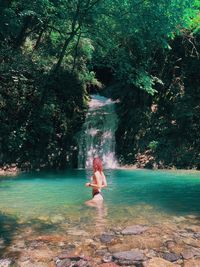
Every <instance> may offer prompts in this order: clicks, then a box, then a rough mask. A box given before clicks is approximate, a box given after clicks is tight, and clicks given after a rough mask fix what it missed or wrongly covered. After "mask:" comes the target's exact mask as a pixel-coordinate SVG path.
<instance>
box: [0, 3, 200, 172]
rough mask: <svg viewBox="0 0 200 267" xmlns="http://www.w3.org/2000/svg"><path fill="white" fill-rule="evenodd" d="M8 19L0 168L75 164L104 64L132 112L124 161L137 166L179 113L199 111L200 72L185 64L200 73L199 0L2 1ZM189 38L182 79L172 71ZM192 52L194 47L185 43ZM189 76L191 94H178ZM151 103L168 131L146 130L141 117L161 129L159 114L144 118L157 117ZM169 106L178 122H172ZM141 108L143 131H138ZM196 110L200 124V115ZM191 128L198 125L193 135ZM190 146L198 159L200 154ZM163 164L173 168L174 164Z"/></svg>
mask: <svg viewBox="0 0 200 267" xmlns="http://www.w3.org/2000/svg"><path fill="white" fill-rule="evenodd" d="M0 25H1V27H0V40H1V43H0V63H1V66H0V72H1V73H0V86H1V88H0V120H1V128H0V136H1V139H0V149H1V154H0V161H1V162H0V164H1V165H4V164H10V163H17V164H18V165H19V166H20V167H24V168H27V169H29V168H33V169H35V168H41V167H53V168H65V167H66V166H76V154H77V141H76V138H75V136H76V133H77V132H78V131H79V130H80V127H81V124H82V122H83V121H84V117H85V113H86V109H87V101H88V91H90V89H91V88H101V87H102V84H101V81H98V80H97V79H96V76H95V71H97V73H98V72H99V71H101V70H102V69H106V71H107V73H110V74H112V77H113V81H114V83H118V85H120V86H121V89H120V90H121V92H120V94H118V90H116V91H115V92H113V91H112V95H113V97H114V96H117V97H119V98H120V100H121V106H123V108H122V109H121V113H120V116H121V118H123V116H124V114H129V115H128V118H130V116H132V117H134V119H133V120H129V123H127V124H126V125H122V124H120V125H119V129H118V133H119V132H121V133H122V135H121V138H120V139H119V140H118V142H119V143H120V144H122V143H123V145H124V153H126V152H127V150H126V141H127V140H129V141H130V140H132V147H131V146H130V147H131V148H130V153H132V154H133V155H132V154H130V153H129V152H128V154H127V156H124V153H122V152H120V151H118V154H119V155H121V157H122V158H123V160H122V161H123V162H125V163H127V162H128V163H133V162H134V160H135V155H136V154H137V153H139V152H140V151H141V152H143V151H145V149H146V148H147V147H148V145H149V144H148V143H150V147H151V149H153V150H154V151H155V150H156V149H160V151H162V146H161V144H162V140H161V135H164V136H165V135H166V136H168V133H167V130H166V133H165V132H163V129H164V128H170V127H168V124H169V125H171V124H170V120H175V121H176V124H177V125H178V126H177V131H179V130H180V127H181V126H180V125H179V124H178V120H177V116H179V117H181V118H182V119H183V118H185V115H184V114H187V112H188V113H192V114H193V115H194V113H195V112H196V113H195V114H197V113H198V111H199V108H198V104H197V102H198V88H197V87H196V85H197V81H195V82H194V81H193V79H196V78H195V77H198V71H196V72H195V73H193V72H192V71H190V68H189V67H188V66H187V64H190V63H191V64H192V70H193V69H194V70H195V69H196V70H197V67H196V65H197V63H196V62H197V59H198V57H199V54H198V53H199V52H198V49H199V48H198V45H196V43H195V42H199V39H198V34H199V0H192V1H191V0H176V1H174V0H169V1H165V0H158V1H156V2H155V1H152V0H141V1H140V0H107V1H105V0H59V1H55V0H37V1H24V0H21V1H17V0H12V1H11V0H1V1H0ZM195 36H197V38H196V37H195ZM178 38H180V39H178ZM195 38H196V39H195ZM176 40H179V41H177V42H176ZM180 40H182V41H180ZM185 40H187V42H190V43H191V44H192V47H190V49H189V50H188V53H190V55H185V58H183V60H182V61H181V62H182V63H183V65H182V66H181V67H180V69H181V74H180V76H179V74H178V75H177V76H174V74H172V73H173V71H174V69H175V68H176V66H177V63H176V61H177V60H178V58H177V57H179V56H181V57H182V54H181V55H179V53H181V52H180V51H178V50H179V47H180V44H181V43H182V42H184V41H185ZM194 40H196V41H194ZM186 46H187V44H186ZM184 47H185V46H184ZM184 51H185V52H184V53H187V49H185V48H184ZM191 51H192V52H191ZM190 61H191V62H190ZM194 62H195V63H194ZM163 65H164V66H163ZM160 69H161V70H162V73H160ZM167 73H168V75H167ZM184 75H187V76H188V77H187V82H188V84H187V85H186V86H184V90H185V91H184V92H185V93H184V94H183V93H182V95H184V96H182V95H181V93H178V94H180V95H181V96H180V99H179V98H178V99H177V95H176V94H177V93H176V89H175V88H176V85H175V81H174V79H175V77H176V78H177V77H180V84H181V82H184V81H183V79H184V78H183V77H184ZM180 84H179V85H180ZM184 85H185V83H184ZM180 87H181V86H180ZM190 88H191V89H190ZM177 90H178V89H177ZM180 90H181V89H180ZM189 90H191V91H189ZM156 92H157V93H156ZM167 92H168V93H167ZM148 94H149V95H154V97H153V98H151V97H150V96H148ZM166 94H167V96H166ZM171 95H172V98H173V101H171V100H172V98H170V97H171ZM127 96H128V97H127ZM163 98H164V100H165V101H164V100H162V99H163ZM152 99H153V100H152ZM193 99H194V103H193ZM152 101H154V102H155V103H156V104H158V105H159V110H163V114H162V116H164V120H165V123H163V124H161V122H160V121H159V123H158V118H160V117H156V116H157V115H156V114H158V113H155V114H154V113H153V114H152V117H155V118H154V119H155V122H156V121H157V123H158V124H159V127H160V135H157V134H156V133H155V136H154V135H153V136H149V134H148V133H147V132H146V131H145V132H143V128H145V127H147V125H145V124H144V123H143V120H144V121H145V122H146V123H147V122H148V121H149V123H150V124H151V125H154V124H152V122H151V120H152V119H153V118H152V119H150V118H149V117H148V119H147V118H146V117H145V116H150V115H147V113H148V112H147V113H145V109H148V108H149V103H150V102H152ZM177 102H178V103H179V102H180V106H179V105H177ZM141 103H142V104H141ZM183 104H184V105H183ZM192 104H194V109H192V110H191V109H190V105H192ZM183 106H185V110H184V109H182V107H183ZM196 106H197V107H196ZM179 107H181V109H180V108H179ZM136 109H138V113H137V112H136ZM189 109H190V110H189ZM169 112H170V114H174V115H171V116H172V117H173V116H175V117H176V118H175V119H174V118H171V117H170V118H169V119H166V118H165V115H166V116H168V115H169ZM165 113H166V114H165ZM130 114H132V115H130ZM136 114H138V118H139V120H141V121H140V125H141V129H139V128H138V127H139V125H137V127H135V124H134V122H135V121H134V120H137V116H136ZM141 114H142V115H141ZM145 114H146V115H145ZM175 114H176V115H177V116H176V115H175ZM159 116H160V115H159ZM195 116H196V117H195V118H196V124H198V123H197V121H198V120H199V117H198V116H199V115H198V114H197V115H195ZM186 117H187V118H189V115H188V116H187V115H186ZM181 118H180V120H181ZM190 118H191V117H190ZM183 120H184V119H183ZM166 121H168V124H167V122H166ZM130 122H132V125H130ZM183 125H184V123H183ZM156 127H157V126H156V125H154V127H153V128H154V131H156ZM162 127H163V128H162ZM191 127H193V122H191V121H190V127H189V128H188V132H187V133H186V134H185V135H186V137H185V138H186V139H187V140H189V139H188V135H190V132H191V131H190V128H191ZM174 128H175V126H174ZM170 129H171V128H170ZM178 129H179V130H178ZM127 131H128V134H127V133H126V132H127ZM136 131H140V132H143V133H142V136H143V139H142V138H141V137H140V138H139V139H140V140H143V141H142V142H144V143H145V145H144V148H140V147H137V146H135V143H136V140H138V139H135V138H136V135H135V132H136ZM180 131H181V130H180ZM197 131H198V125H197V128H196V130H195V132H197ZM151 132H152V131H151ZM177 134H178V132H177ZM126 136H129V137H130V138H128V139H127V137H126ZM163 138H164V137H163ZM190 138H191V139H192V142H193V147H198V144H199V143H198V142H199V141H198V140H199V139H198V138H197V136H196V135H195V134H194V135H192V136H190ZM144 140H145V141H144ZM169 140H171V139H170V138H169ZM129 141H128V142H129ZM183 141H184V140H181V141H180V142H183ZM169 142H171V141H169ZM189 143H190V142H189V141H188V145H186V147H185V149H186V150H188V149H189ZM152 147H153V148H152ZM122 149H123V146H122ZM190 151H191V154H192V155H193V156H194V155H195V156H194V157H195V160H196V159H197V158H198V155H197V154H198V152H197V150H195V151H194V150H191V149H190ZM178 153H180V152H178ZM129 154H130V155H131V156H129ZM160 154H161V153H160ZM160 154H159V155H160ZM166 157H170V154H169V155H168V156H166ZM175 157H177V156H175ZM187 157H190V156H187ZM183 161H184V162H185V163H184V165H187V166H196V165H195V164H189V162H188V161H187V158H186V159H183ZM165 163H166V164H168V165H170V160H169V161H168V162H167V161H165ZM174 164H175V165H177V166H179V165H180V164H178V163H174Z"/></svg>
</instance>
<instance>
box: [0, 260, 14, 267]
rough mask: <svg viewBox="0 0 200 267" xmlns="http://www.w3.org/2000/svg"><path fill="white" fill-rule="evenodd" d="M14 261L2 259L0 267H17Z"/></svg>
mask: <svg viewBox="0 0 200 267" xmlns="http://www.w3.org/2000/svg"><path fill="white" fill-rule="evenodd" d="M15 266H17V265H15V263H14V261H13V260H12V259H0V267H15Z"/></svg>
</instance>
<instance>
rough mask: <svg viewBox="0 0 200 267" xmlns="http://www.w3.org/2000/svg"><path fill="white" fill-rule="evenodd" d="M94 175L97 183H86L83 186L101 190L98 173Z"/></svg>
mask: <svg viewBox="0 0 200 267" xmlns="http://www.w3.org/2000/svg"><path fill="white" fill-rule="evenodd" d="M94 175H95V178H96V182H97V183H86V184H85V185H86V186H91V187H94V188H98V189H101V188H102V187H103V186H102V185H101V182H100V177H99V174H98V173H95V174H94Z"/></svg>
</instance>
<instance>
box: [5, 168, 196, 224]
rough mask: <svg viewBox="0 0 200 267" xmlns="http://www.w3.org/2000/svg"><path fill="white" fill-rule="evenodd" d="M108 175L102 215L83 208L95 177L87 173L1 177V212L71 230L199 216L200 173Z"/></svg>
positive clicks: (151, 172)
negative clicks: (89, 226) (74, 227)
mask: <svg viewBox="0 0 200 267" xmlns="http://www.w3.org/2000/svg"><path fill="white" fill-rule="evenodd" d="M106 175H107V180H108V188H107V189H105V190H104V191H103V195H104V200H105V201H104V203H105V204H104V208H103V209H102V210H98V211H97V210H96V209H95V208H91V207H87V206H86V205H85V204H84V202H85V201H86V200H88V199H90V197H91V191H90V190H91V189H90V188H86V187H85V186H84V184H85V183H86V182H87V181H88V177H89V176H90V174H89V173H86V172H85V171H80V170H74V171H67V172H62V173H32V174H21V175H19V176H18V177H16V178H8V177H7V178H3V177H2V178H1V179H0V213H1V214H4V215H5V214H6V215H9V216H15V217H17V218H19V219H20V220H21V221H22V222H29V221H30V222H31V220H35V219H39V220H44V221H49V222H51V224H58V223H59V224H62V225H64V224H68V226H74V225H81V224H85V225H87V224H90V223H94V220H96V222H98V221H101V222H102V220H103V223H105V224H106V223H107V224H109V223H111V222H112V223H113V224H115V222H119V221H121V222H125V221H128V220H136V219H140V220H142V221H143V222H144V221H145V220H146V221H148V222H151V221H152V222H154V221H156V220H159V219H160V220H161V219H162V218H164V217H168V218H169V217H170V216H172V217H173V216H179V215H181V216H182V215H183V216H185V215H197V216H200V205H199V203H200V173H199V172H188V171H150V170H113V171H106ZM0 220H1V217H0ZM146 221H145V222H146Z"/></svg>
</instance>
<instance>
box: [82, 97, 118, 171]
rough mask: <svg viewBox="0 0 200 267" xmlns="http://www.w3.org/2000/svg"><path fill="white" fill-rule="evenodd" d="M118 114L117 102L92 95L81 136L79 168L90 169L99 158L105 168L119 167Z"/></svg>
mask: <svg viewBox="0 0 200 267" xmlns="http://www.w3.org/2000/svg"><path fill="white" fill-rule="evenodd" d="M116 129H117V114H116V112H115V102H113V101H112V100H111V99H109V98H106V97H103V96H99V95H91V101H90V103H89V110H88V113H87V116H86V120H85V123H84V124H83V127H82V131H81V133H80V136H79V140H78V143H79V144H78V145H79V155H78V167H79V168H86V169H90V168H91V167H92V160H93V158H94V157H95V156H99V157H100V158H102V160H103V165H104V168H106V169H114V168H116V167H117V165H118V164H117V160H116V158H115V131H116Z"/></svg>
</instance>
